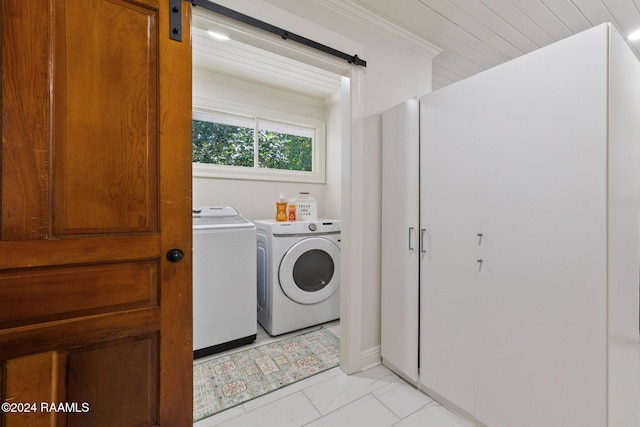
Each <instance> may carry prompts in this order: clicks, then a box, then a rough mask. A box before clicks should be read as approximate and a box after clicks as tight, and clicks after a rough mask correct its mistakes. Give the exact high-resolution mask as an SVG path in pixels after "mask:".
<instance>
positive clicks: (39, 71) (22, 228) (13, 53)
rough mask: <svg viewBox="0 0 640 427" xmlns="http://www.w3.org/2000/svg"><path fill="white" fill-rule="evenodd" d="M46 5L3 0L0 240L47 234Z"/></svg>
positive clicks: (44, 1) (38, 1) (42, 1)
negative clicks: (0, 224)
mask: <svg viewBox="0 0 640 427" xmlns="http://www.w3.org/2000/svg"><path fill="white" fill-rule="evenodd" d="M48 8H49V2H48V1H47V0H33V1H29V2H24V1H2V2H0V16H2V25H0V31H1V32H0V38H1V41H2V90H1V91H0V92H1V94H2V131H1V132H2V146H1V152H2V155H1V166H0V171H1V172H0V173H1V175H0V201H1V206H2V216H1V220H0V221H1V223H2V232H1V235H0V240H26V239H42V238H45V237H46V236H47V235H48V233H49V190H48V184H49V169H48V168H49V165H48V163H49V153H50V152H49V143H50V136H51V132H50V113H49V110H50V107H51V104H50V97H49V91H50V87H49V78H48V76H50V74H51V71H50V69H49V65H50V64H49V38H48V36H49V31H48V29H49V27H50V25H49V20H48V17H47V15H46V14H43V13H39V12H38V11H39V10H47V9H48ZM34 58H38V59H39V60H38V61H34Z"/></svg>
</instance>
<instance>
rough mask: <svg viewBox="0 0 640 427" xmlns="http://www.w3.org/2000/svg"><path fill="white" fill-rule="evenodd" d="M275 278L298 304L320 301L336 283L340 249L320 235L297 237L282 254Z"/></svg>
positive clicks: (331, 291)
mask: <svg viewBox="0 0 640 427" xmlns="http://www.w3.org/2000/svg"><path fill="white" fill-rule="evenodd" d="M278 278H279V280H280V287H281V288H282V291H283V292H284V293H285V295H287V297H289V299H291V300H293V301H295V302H297V303H300V304H317V303H319V302H322V301H324V300H326V299H327V298H329V297H330V296H331V295H333V293H334V292H335V291H336V290H337V289H338V287H339V286H340V248H339V247H338V245H336V244H335V243H333V242H332V241H331V240H328V239H324V238H321V237H310V238H308V239H304V240H301V241H299V242H298V243H296V244H295V245H293V246H292V247H291V248H289V250H288V251H287V252H286V253H285V254H284V256H283V257H282V261H281V262H280V270H279V272H278Z"/></svg>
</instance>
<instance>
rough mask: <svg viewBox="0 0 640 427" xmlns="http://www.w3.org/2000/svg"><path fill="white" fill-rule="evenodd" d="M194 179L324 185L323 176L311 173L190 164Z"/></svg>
mask: <svg viewBox="0 0 640 427" xmlns="http://www.w3.org/2000/svg"><path fill="white" fill-rule="evenodd" d="M192 165H193V168H192V169H193V171H192V173H193V177H194V178H215V179H237V180H251V181H279V182H302V183H314V184H324V183H325V177H324V175H319V174H314V173H312V172H297V171H280V170H274V169H259V170H256V169H252V168H240V167H234V166H220V165H209V164H204V163H192Z"/></svg>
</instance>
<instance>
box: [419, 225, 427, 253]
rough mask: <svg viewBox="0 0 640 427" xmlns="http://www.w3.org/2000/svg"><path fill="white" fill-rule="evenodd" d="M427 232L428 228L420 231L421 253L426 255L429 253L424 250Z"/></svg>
mask: <svg viewBox="0 0 640 427" xmlns="http://www.w3.org/2000/svg"><path fill="white" fill-rule="evenodd" d="M426 232H427V229H426V228H423V229H421V230H420V252H422V253H426V252H427V251H426V250H425V249H424V233H426Z"/></svg>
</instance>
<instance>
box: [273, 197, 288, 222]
mask: <svg viewBox="0 0 640 427" xmlns="http://www.w3.org/2000/svg"><path fill="white" fill-rule="evenodd" d="M286 220H287V200H286V199H285V198H284V194H283V193H280V196H279V197H278V200H277V201H276V221H286Z"/></svg>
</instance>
